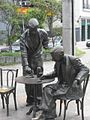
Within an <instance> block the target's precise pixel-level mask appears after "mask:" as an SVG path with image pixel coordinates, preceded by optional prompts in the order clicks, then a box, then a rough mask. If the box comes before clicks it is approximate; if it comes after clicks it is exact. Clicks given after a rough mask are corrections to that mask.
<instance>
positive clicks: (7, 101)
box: [6, 95, 9, 116]
mask: <svg viewBox="0 0 90 120" xmlns="http://www.w3.org/2000/svg"><path fill="white" fill-rule="evenodd" d="M6 107H7V116H9V95H6Z"/></svg>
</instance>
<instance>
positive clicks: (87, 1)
mask: <svg viewBox="0 0 90 120" xmlns="http://www.w3.org/2000/svg"><path fill="white" fill-rule="evenodd" d="M83 8H84V9H90V0H83Z"/></svg>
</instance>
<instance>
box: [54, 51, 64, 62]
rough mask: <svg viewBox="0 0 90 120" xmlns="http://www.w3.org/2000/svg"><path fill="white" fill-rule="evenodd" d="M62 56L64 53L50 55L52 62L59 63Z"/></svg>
mask: <svg viewBox="0 0 90 120" xmlns="http://www.w3.org/2000/svg"><path fill="white" fill-rule="evenodd" d="M63 56H64V53H63V52H61V53H59V54H58V53H55V54H53V55H52V60H53V61H61V60H62V59H63Z"/></svg>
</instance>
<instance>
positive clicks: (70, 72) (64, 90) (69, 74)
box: [46, 55, 89, 98]
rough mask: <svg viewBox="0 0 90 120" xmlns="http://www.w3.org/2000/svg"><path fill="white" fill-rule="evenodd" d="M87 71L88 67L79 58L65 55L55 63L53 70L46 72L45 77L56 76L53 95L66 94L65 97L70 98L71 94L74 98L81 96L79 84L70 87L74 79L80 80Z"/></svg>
mask: <svg viewBox="0 0 90 120" xmlns="http://www.w3.org/2000/svg"><path fill="white" fill-rule="evenodd" d="M60 65H61V66H62V70H60ZM61 71H62V72H61ZM88 73H89V69H88V68H87V67H86V66H85V65H83V64H82V63H81V61H80V59H78V58H76V57H74V56H68V55H65V56H64V58H63V60H62V61H60V62H56V63H55V66H54V71H53V72H52V73H50V74H47V75H46V78H54V77H57V78H58V82H57V83H56V86H57V91H56V92H55V93H54V94H55V95H60V94H66V97H67V98H69V97H70V98H71V94H72V98H74V97H75V96H77V97H80V96H82V90H81V85H77V86H73V87H72V84H73V82H74V80H79V81H80V82H81V81H82V80H83V79H84V77H85V76H86V75H87V74H88ZM61 74H62V75H61ZM61 76H63V77H61ZM57 84H58V85H57ZM52 87H53V86H52Z"/></svg>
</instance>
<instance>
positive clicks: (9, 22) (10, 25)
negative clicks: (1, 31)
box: [0, 1, 19, 46]
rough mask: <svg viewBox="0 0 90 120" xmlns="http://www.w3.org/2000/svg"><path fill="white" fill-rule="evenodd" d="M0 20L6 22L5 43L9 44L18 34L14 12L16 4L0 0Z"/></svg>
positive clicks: (17, 24) (16, 17)
mask: <svg viewBox="0 0 90 120" xmlns="http://www.w3.org/2000/svg"><path fill="white" fill-rule="evenodd" d="M0 13H1V17H0V21H1V22H3V23H4V24H6V30H7V38H8V41H7V44H8V45H9V46H11V44H12V42H13V41H14V40H16V38H17V37H18V36H19V32H17V31H19V23H18V21H17V19H18V16H17V13H16V6H15V5H13V4H12V3H10V2H5V1H0Z"/></svg>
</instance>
